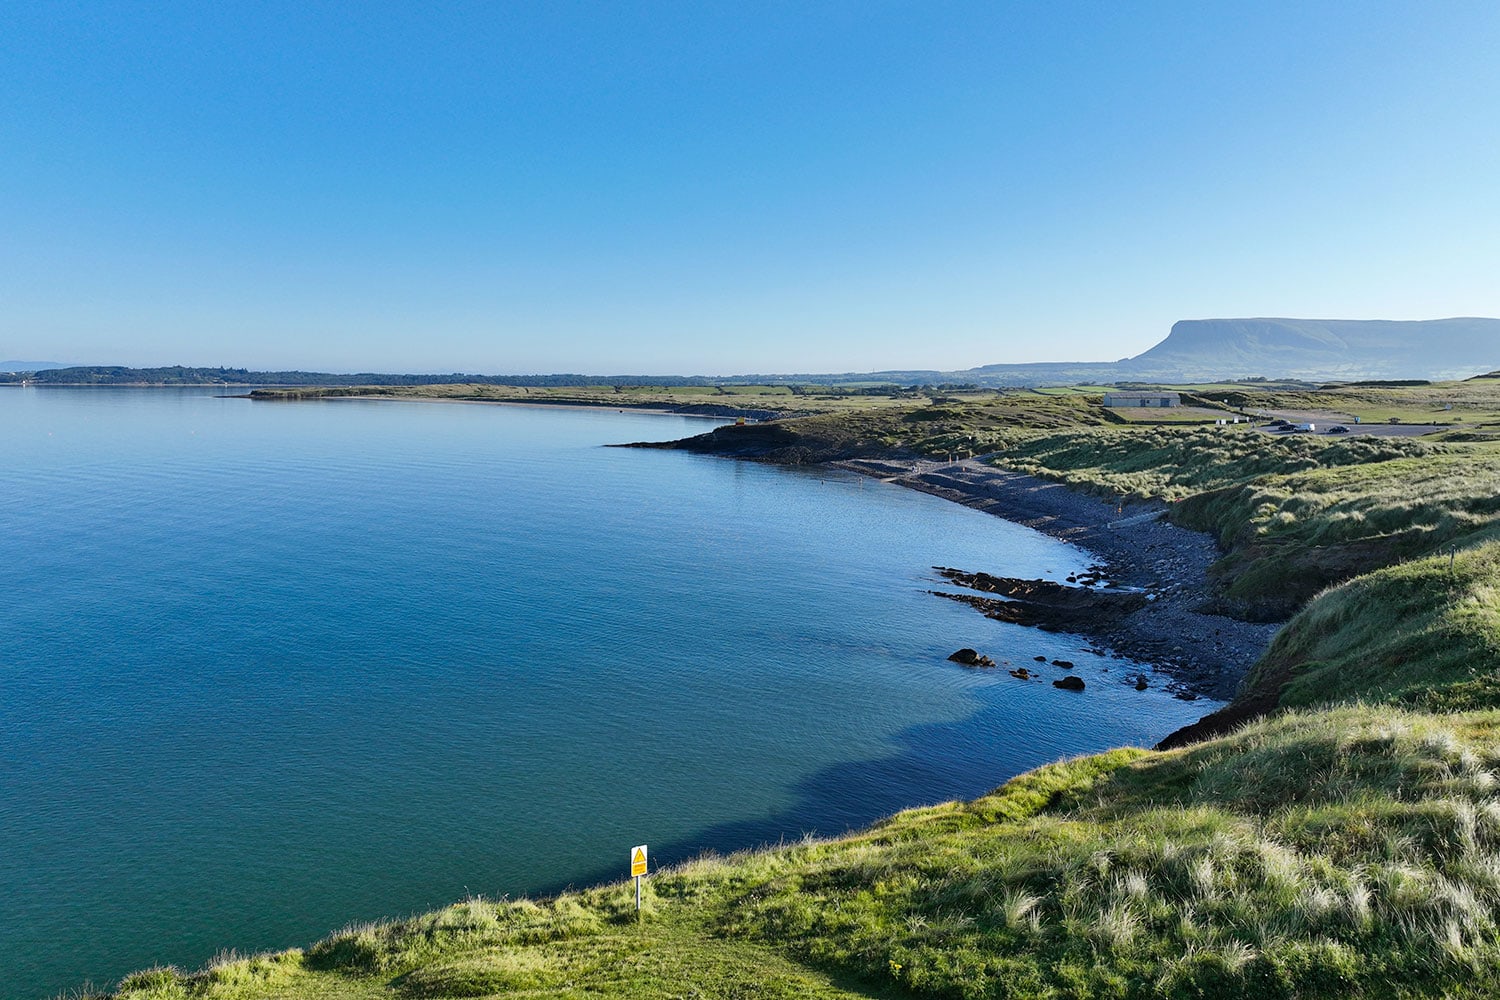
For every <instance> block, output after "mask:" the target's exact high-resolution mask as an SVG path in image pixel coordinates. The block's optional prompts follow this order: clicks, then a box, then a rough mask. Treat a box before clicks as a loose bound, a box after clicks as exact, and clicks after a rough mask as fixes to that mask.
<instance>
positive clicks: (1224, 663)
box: [829, 459, 1281, 702]
mask: <svg viewBox="0 0 1500 1000" xmlns="http://www.w3.org/2000/svg"><path fill="white" fill-rule="evenodd" d="M829 464H830V465H832V466H833V467H835V468H840V469H844V470H846V471H849V472H855V473H859V474H860V475H865V476H870V477H872V478H875V479H879V480H881V481H883V482H890V483H894V484H896V485H898V486H904V487H906V488H907V489H913V490H918V491H919V492H923V493H928V494H931V495H933V496H937V497H941V498H943V499H945V500H950V501H952V502H954V503H960V504H963V505H964V506H966V507H972V508H974V509H975V510H981V511H984V512H985V513H987V514H993V515H995V516H997V517H1001V518H1004V519H1005V520H1007V521H1011V522H1014V523H1016V524H1021V525H1024V526H1025V527H1028V528H1032V529H1035V530H1037V531H1040V532H1042V533H1043V534H1046V535H1050V536H1051V537H1053V538H1057V539H1060V540H1062V541H1065V542H1068V543H1070V544H1072V545H1076V546H1078V547H1079V548H1081V549H1083V550H1084V551H1086V552H1088V553H1090V554H1091V555H1093V556H1094V557H1095V558H1096V559H1097V560H1098V561H1099V563H1100V564H1101V565H1102V566H1103V567H1104V572H1103V576H1104V577H1105V578H1106V579H1107V580H1108V581H1110V583H1112V584H1114V585H1115V586H1119V587H1128V588H1133V589H1139V590H1142V591H1144V592H1145V593H1147V594H1148V595H1151V597H1150V600H1149V602H1148V603H1147V604H1146V605H1145V606H1144V607H1142V608H1141V609H1140V610H1138V611H1134V612H1131V613H1129V614H1126V615H1123V616H1120V617H1111V618H1107V619H1102V620H1101V621H1100V623H1099V627H1097V628H1093V629H1089V630H1087V631H1084V632H1083V633H1081V634H1083V635H1085V636H1086V637H1088V638H1091V639H1094V640H1096V641H1098V642H1101V643H1103V644H1105V645H1106V646H1107V647H1108V648H1109V649H1110V650H1111V651H1113V652H1115V653H1118V654H1123V655H1125V656H1128V657H1130V658H1132V659H1136V660H1141V661H1143V662H1146V663H1150V664H1151V665H1152V667H1153V669H1154V670H1155V671H1158V672H1160V673H1162V674H1165V675H1166V676H1167V677H1168V678H1169V680H1168V683H1167V685H1166V686H1167V688H1168V690H1171V691H1173V692H1174V693H1182V694H1188V695H1200V696H1206V697H1209V698H1213V699H1214V700H1216V701H1222V702H1229V701H1231V700H1232V699H1233V698H1234V695H1235V691H1236V689H1237V688H1238V686H1239V683H1240V681H1241V680H1242V679H1243V678H1244V676H1245V674H1246V673H1247V672H1248V671H1249V669H1250V667H1251V666H1252V665H1253V664H1254V663H1255V661H1256V660H1257V659H1259V658H1260V656H1261V654H1263V653H1264V652H1265V650H1266V647H1267V646H1269V645H1270V642H1271V640H1272V638H1273V637H1274V636H1275V635H1276V632H1277V631H1278V630H1279V629H1280V627H1281V626H1280V624H1263V623H1254V622H1243V621H1240V620H1238V619H1234V618H1227V617H1225V616H1223V615H1218V614H1213V613H1210V612H1208V611H1205V610H1201V609H1203V608H1205V607H1206V606H1211V604H1212V602H1213V600H1214V597H1215V589H1214V587H1213V585H1212V583H1211V581H1210V580H1209V578H1208V569H1209V567H1210V566H1212V565H1213V564H1214V563H1215V562H1217V561H1218V559H1219V558H1220V555H1221V553H1220V552H1219V550H1218V546H1217V545H1216V544H1215V543H1214V541H1213V539H1212V538H1211V537H1210V536H1208V535H1206V534H1203V533H1202V532H1197V531H1191V530H1189V529H1187V528H1182V527H1179V526H1177V525H1174V524H1171V523H1169V522H1167V521H1166V520H1165V515H1166V514H1167V512H1168V510H1169V507H1168V505H1167V504H1165V503H1161V502H1158V501H1140V500H1137V501H1133V502H1121V501H1111V500H1105V499H1103V498H1100V497H1096V496H1091V495H1089V494H1085V493H1080V492H1077V491H1075V490H1072V489H1069V488H1068V487H1067V486H1064V485H1063V484H1061V483H1056V482H1051V481H1048V480H1045V479H1039V478H1037V477H1035V476H1029V475H1025V474H1023V473H1019V472H1011V471H1009V470H1006V469H1003V468H996V467H994V466H990V465H985V464H984V463H983V462H981V461H979V460H977V459H964V460H962V461H958V462H934V461H928V460H921V459H850V460H845V461H839V462H831V463H829ZM962 569H965V570H969V571H976V570H977V571H983V570H987V569H988V568H987V567H983V566H965V567H962Z"/></svg>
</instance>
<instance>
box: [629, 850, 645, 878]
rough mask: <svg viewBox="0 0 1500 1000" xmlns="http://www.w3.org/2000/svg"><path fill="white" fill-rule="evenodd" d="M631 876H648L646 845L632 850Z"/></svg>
mask: <svg viewBox="0 0 1500 1000" xmlns="http://www.w3.org/2000/svg"><path fill="white" fill-rule="evenodd" d="M630 874H631V875H632V876H635V877H640V876H641V875H644V874H646V845H645V844H642V845H641V846H640V847H632V848H631V849H630Z"/></svg>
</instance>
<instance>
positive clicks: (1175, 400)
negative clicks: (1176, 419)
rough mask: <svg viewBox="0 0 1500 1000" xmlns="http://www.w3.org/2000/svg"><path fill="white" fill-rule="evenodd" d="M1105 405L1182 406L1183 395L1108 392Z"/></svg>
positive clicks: (1105, 396) (1105, 395)
mask: <svg viewBox="0 0 1500 1000" xmlns="http://www.w3.org/2000/svg"><path fill="white" fill-rule="evenodd" d="M1104 405H1105V406H1181V405H1182V396H1180V395H1179V394H1177V393H1175V392H1106V393H1105V394H1104Z"/></svg>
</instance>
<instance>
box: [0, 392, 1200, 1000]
mask: <svg viewBox="0 0 1500 1000" xmlns="http://www.w3.org/2000/svg"><path fill="white" fill-rule="evenodd" d="M235 392H236V390H232V389H231V390H225V389H222V388H180V389H159V388H54V387H35V386H33V387H6V388H0V529H3V530H0V970H3V972H0V995H3V996H5V997H6V998H7V1000H12V998H24V1000H38V998H43V997H53V996H57V995H59V994H62V993H64V992H67V991H77V990H79V989H81V988H83V987H84V986H85V985H86V984H92V986H93V987H94V988H100V989H105V988H110V987H111V986H113V984H114V983H115V982H117V981H118V979H119V978H120V977H121V976H122V975H123V974H125V973H127V972H129V971H131V970H136V969H140V968H145V967H149V966H152V965H157V964H167V963H172V964H176V965H178V966H180V967H182V968H186V969H191V968H196V967H198V966H201V965H202V964H203V963H205V962H207V961H209V960H211V959H213V958H214V957H215V956H216V955H219V954H221V953H223V952H225V951H228V950H231V949H233V950H236V951H238V952H239V953H240V954H246V953H253V952H256V951H260V950H269V949H280V948H286V947H291V946H298V945H306V944H310V943H311V942H313V941H315V940H317V939H318V938H320V937H322V936H325V935H327V934H328V933H330V932H331V931H334V930H336V929H338V928H340V927H343V926H345V925H348V924H350V923H353V922H360V921H367V920H375V919H381V918H393V917H400V916H404V915H407V914H411V913H415V912H421V911H423V910H427V909H430V908H434V907H438V906H442V905H444V904H447V903H450V902H454V901H457V900H460V899H463V898H465V897H467V896H474V895H482V896H484V897H486V898H503V897H509V898H518V897H522V896H528V895H532V896H534V895H537V894H543V893H550V892H555V891H558V890H560V889H563V888H565V887H568V886H585V885H592V884H596V883H599V882H601V881H607V880H614V879H621V878H624V877H626V875H627V874H628V868H629V860H630V859H629V852H630V849H631V848H632V847H634V846H635V845H640V844H645V845H648V847H649V853H650V857H651V862H652V865H653V867H655V866H657V865H661V864H671V863H673V862H675V861H680V860H683V859H687V858H690V857H693V856H695V855H697V854H699V853H701V852H704V851H719V852H728V851H733V850H738V849H742V848H748V847H754V846H757V845H762V844H775V843H780V842H787V841H794V840H798V839H800V838H802V837H804V836H809V835H814V836H835V835H838V834H840V833H842V832H844V831H846V830H849V829H851V828H856V827H859V826H862V825H865V824H868V823H870V822H872V821H874V820H876V819H879V818H881V817H883V816H886V815H889V814H890V813H892V812H895V811H897V810H899V809H902V808H904V807H908V806H915V805H921V804H927V803H935V802H940V801H944V800H948V799H952V798H955V797H969V796H974V795H977V794H980V793H983V792H985V791H987V790H989V789H991V788H993V787H995V786H997V785H999V784H1001V783H1002V782H1004V781H1005V780H1006V779H1008V778H1010V777H1012V776H1014V775H1016V774H1017V773H1019V772H1021V771H1024V770H1026V769H1029V768H1032V767H1035V766H1037V765H1039V764H1043V763H1046V762H1048V761H1053V760H1057V759H1059V758H1065V757H1070V756H1074V755H1077V754H1083V753H1089V752H1092V751H1098V750H1102V749H1105V748H1107V747H1112V746H1118V745H1122V744H1135V745H1150V744H1151V743H1153V742H1155V741H1156V740H1158V739H1160V738H1161V737H1163V736H1165V735H1166V734H1167V733H1169V732H1171V731H1172V730H1174V729H1176V728H1178V727H1179V726H1182V725H1184V724H1186V723H1189V722H1191V721H1193V720H1194V719H1196V718H1197V717H1199V716H1200V715H1202V714H1203V713H1204V712H1205V711H1208V710H1210V709H1212V708H1213V707H1215V706H1214V705H1213V704H1212V703H1206V702H1204V701H1198V702H1194V703H1191V704H1189V703H1184V702H1182V701H1178V700H1175V699H1173V698H1172V697H1170V696H1169V695H1168V694H1166V693H1164V692H1162V691H1161V690H1159V689H1157V688H1154V687H1153V688H1152V689H1151V690H1148V691H1136V690H1135V689H1134V687H1133V686H1131V685H1129V684H1127V683H1125V675H1126V674H1127V673H1131V672H1133V670H1134V669H1137V668H1138V667H1139V666H1140V665H1137V664H1134V663H1132V662H1131V661H1128V660H1123V659H1118V658H1115V657H1113V656H1099V655H1095V654H1092V653H1090V652H1088V651H1087V647H1089V646H1090V642H1089V640H1087V639H1085V638H1083V637H1079V636H1074V635H1066V634H1051V633H1046V632H1039V631H1035V630H1031V629H1026V628H1023V627H1019V626H1013V625H1007V624H1003V623H999V622H994V621H990V620H988V619H985V618H983V617H982V616H980V615H979V614H978V613H977V612H975V611H973V610H971V609H970V608H968V607H965V606H962V605H960V604H957V603H955V602H952V601H947V600H943V599H941V598H938V597H936V596H933V594H932V593H931V591H933V590H941V589H951V588H949V587H948V586H947V585H946V584H944V583H943V581H941V580H940V579H939V578H938V577H937V576H936V574H935V573H934V571H933V567H935V566H953V567H958V568H961V569H967V570H983V571H986V572H989V573H993V574H997V575H1004V576H1018V577H1044V578H1047V579H1051V580H1059V581H1060V580H1063V579H1064V578H1066V577H1067V576H1069V575H1070V574H1073V573H1076V572H1077V571H1079V570H1081V569H1083V568H1085V567H1087V566H1088V565H1089V564H1090V563H1091V562H1093V558H1092V556H1091V555H1090V554H1089V553H1087V552H1084V551H1082V550H1080V549H1077V548H1074V547H1071V546H1069V545H1067V544H1064V543H1062V542H1060V541H1057V540H1055V539H1052V538H1049V537H1046V536H1044V535H1041V534H1038V533H1036V532H1034V531H1031V530H1028V529H1026V528H1022V527H1019V526H1017V525H1014V524H1011V523H1009V522H1007V521H1004V520H1002V519H1000V518H997V517H994V516H991V515H987V514H983V513H979V512H976V511H974V510H970V509H968V508H965V507H962V506H960V505H957V504H953V503H949V502H946V501H943V500H940V499H937V498H934V497H932V496H928V495H925V494H922V493H918V492H914V491H911V490H907V489H903V488H901V487H899V486H895V485H892V484H888V483H882V482H879V481H876V480H873V479H869V478H866V477H862V476H857V475H852V474H845V473H841V472H838V471H834V470H829V469H823V468H786V467H777V466H771V465H762V464H754V463H748V462H739V461H733V460H728V459H722V458H716V457H710V456H701V455H693V454H687V453H684V452H678V451H671V450H641V449H622V448H611V447H606V446H607V445H610V444H616V443H621V442H632V441H643V440H647V441H663V440H671V439H675V438H680V437H684V436H687V435H691V434H696V433H700V432H703V431H705V430H708V429H709V428H710V427H712V426H714V422H713V421H709V420H705V419H701V418H691V417H683V416H676V415H661V414H648V413H640V412H632V411H617V410H613V409H564V408H557V407H540V406H537V407H525V406H501V405H484V404H465V403H443V402H421V401H393V400H359V399H333V400H306V401H299V402H265V401H255V400H250V399H246V398H235V396H234V395H233V394H234V393H235ZM964 646H968V647H973V648H975V649H977V650H979V651H980V652H982V653H986V654H988V655H990V656H992V657H994V658H995V659H996V660H997V661H1002V667H1004V665H1005V661H1009V663H1010V664H1012V665H1015V666H1022V665H1024V666H1028V667H1031V668H1036V667H1037V666H1038V665H1037V664H1036V663H1035V662H1034V660H1033V657H1035V656H1043V657H1046V658H1047V659H1049V660H1050V659H1066V660H1071V661H1073V662H1075V663H1076V664H1077V667H1076V668H1075V671H1074V672H1075V673H1076V674H1078V675H1079V676H1081V677H1083V678H1084V680H1085V681H1086V683H1087V690H1086V691H1084V692H1082V693H1075V692H1069V691H1064V690H1059V689H1056V688H1054V687H1052V685H1051V684H1049V683H1046V681H1045V680H1044V681H1041V682H1036V681H1031V682H1028V681H1021V680H1017V679H1015V678H1013V677H1012V676H1011V675H1010V674H1009V673H1008V671H1007V670H1006V669H995V670H975V669H966V668H964V667H960V666H958V665H956V664H954V663H951V662H949V661H948V660H947V659H946V658H947V656H948V654H950V653H951V652H953V651H954V650H956V649H958V648H960V647H964ZM1147 667H1148V668H1149V665H1147ZM1044 670H1051V671H1054V672H1057V673H1059V674H1060V673H1061V672H1060V671H1058V668H1053V667H1046V668H1044ZM1050 676H1051V675H1050V674H1046V673H1044V677H1050Z"/></svg>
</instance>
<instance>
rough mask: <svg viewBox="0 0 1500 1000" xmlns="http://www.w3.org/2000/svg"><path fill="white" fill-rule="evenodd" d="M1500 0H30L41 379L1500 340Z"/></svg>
mask: <svg viewBox="0 0 1500 1000" xmlns="http://www.w3.org/2000/svg"><path fill="white" fill-rule="evenodd" d="M1496 53H1500V4H1496V3H1494V2H1492V0H1487V2H1476V3H1444V2H1435V3H1422V4H1415V3H1381V2H1368V3H1359V4H1350V3H1347V2H1340V3H1319V2H1308V3H1302V2H1299V3H1276V2H1257V3H1249V2H1247V3H1202V2H1192V3H1187V2H1184V3H1140V4H1129V3H1119V4H1116V3H1105V2H1093V3H1024V4H1021V3H1017V4H1005V3H998V2H990V3H940V2H933V0H923V2H913V3H889V2H878V0H868V2H862V3H816V2H799V3H790V2H788V3H748V4H747V3H743V2H739V3H711V2H696V3H632V4H623V3H621V4H608V3H569V2H558V0H551V2H545V3H528V2H521V0H516V2H498V0H497V2H491V3H477V2H475V3H440V4H418V3H410V4H382V3H376V2H355V0H350V2H345V3H328V2H318V0H296V2H289V3H282V2H276V0H264V2H249V0H246V2H237V3H232V4H205V3H196V2H195V3H165V2H150V0H141V2H119V3H108V2H77V0H71V2H58V3H46V2H32V0H12V2H9V3H6V4H4V5H0V92H3V93H4V94H5V95H6V98H5V100H4V101H3V102H0V358H6V359H11V358H14V359H18V360H58V361H69V362H88V363H99V364H134V365H155V364H207V365H219V364H222V365H230V366H247V367H252V368H304V369H318V370H332V371H354V370H378V371H434V372H449V371H470V372H484V373H499V372H550V371H575V372H585V373H622V372H639V373H709V374H730V373H742V372H812V371H853V370H873V369H882V368H939V369H957V368H966V367H970V366H974V365H981V364H989V363H995V362H1003V361H1049V360H1055V361H1062V360H1113V359H1116V358H1120V357H1125V356H1128V355H1133V354H1138V353H1140V352H1141V351H1143V350H1145V349H1147V348H1148V347H1150V346H1151V345H1152V344H1153V343H1155V342H1156V341H1158V340H1160V339H1161V338H1162V337H1163V336H1165V334H1166V333H1167V331H1168V329H1169V328H1170V326H1171V324H1172V322H1173V321H1175V320H1177V319H1183V318H1202V317H1213V316H1268V315H1269V316H1303V317H1341V318H1354V319H1359V318H1391V319H1420V318H1434V317H1439V316H1455V315H1489V316H1500V58H1497V56H1496Z"/></svg>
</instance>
